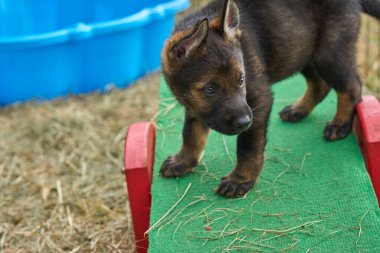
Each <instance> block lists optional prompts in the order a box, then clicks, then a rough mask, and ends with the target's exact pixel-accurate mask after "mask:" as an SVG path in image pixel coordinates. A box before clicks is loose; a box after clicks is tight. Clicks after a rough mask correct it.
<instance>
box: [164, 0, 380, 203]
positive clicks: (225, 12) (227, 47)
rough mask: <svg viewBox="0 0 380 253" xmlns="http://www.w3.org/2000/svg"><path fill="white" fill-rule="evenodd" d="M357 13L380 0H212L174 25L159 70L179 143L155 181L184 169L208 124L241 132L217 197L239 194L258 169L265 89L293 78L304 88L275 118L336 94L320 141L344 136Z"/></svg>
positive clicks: (355, 77)
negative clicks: (175, 108)
mask: <svg viewBox="0 0 380 253" xmlns="http://www.w3.org/2000/svg"><path fill="white" fill-rule="evenodd" d="M362 11H364V12H365V13H367V14H370V15H372V16H375V17H377V18H380V1H379V0H216V1H214V2H212V3H210V4H209V5H208V6H206V7H205V8H203V9H201V10H199V11H198V12H195V13H193V14H190V15H189V16H187V17H185V18H184V19H183V20H182V21H180V22H178V23H177V24H176V26H175V29H174V31H173V33H172V35H171V36H170V37H169V39H168V40H167V41H166V43H165V45H164V48H163V51H162V69H163V72H164V75H165V79H166V81H167V83H168V85H169V87H170V89H171V91H172V92H173V94H174V95H175V97H176V98H177V99H178V101H179V102H180V103H181V104H182V105H183V106H184V107H185V110H186V116H185V124H184V128H183V146H182V148H181V150H180V151H179V153H178V154H177V155H175V156H171V157H169V158H168V159H167V160H166V161H165V162H164V163H163V165H162V167H161V170H160V172H161V174H162V176H164V177H179V176H182V175H185V174H186V173H189V172H191V171H192V170H193V169H194V168H195V167H196V166H197V164H198V159H199V158H200V155H201V152H202V150H203V148H204V146H205V144H206V140H207V135H208V133H209V129H210V128H211V129H214V130H216V131H218V132H220V133H222V134H227V135H234V134H237V135H238V141H237V164H236V167H235V168H234V170H233V171H232V172H231V173H230V174H229V175H227V176H225V177H223V178H222V180H221V182H220V183H219V188H218V190H217V193H218V194H219V195H224V196H242V195H244V194H246V193H247V192H248V191H249V190H250V189H251V188H252V187H253V185H254V184H255V182H256V180H257V177H258V176H259V174H260V172H261V170H262V168H263V162H264V148H265V144H266V131H267V124H268V117H269V113H270V111H271V107H272V100H273V99H272V93H271V84H273V83H275V82H278V81H280V80H282V79H284V78H287V77H289V76H291V75H293V74H294V73H297V72H301V73H302V74H303V75H304V77H305V79H306V80H307V91H306V93H305V95H304V96H303V97H302V98H300V99H299V100H298V101H297V102H296V103H295V104H293V105H289V106H287V107H285V108H284V109H283V110H282V111H281V112H280V117H281V119H282V120H285V121H291V122H297V121H300V120H302V119H303V118H305V117H306V116H307V115H308V114H309V113H310V112H311V111H312V110H313V108H314V107H315V106H316V105H317V104H318V103H319V102H321V101H322V100H323V99H324V98H325V97H326V95H327V94H328V93H329V91H330V89H331V88H333V89H334V90H335V91H336V93H337V97H338V105H337V112H336V115H335V117H334V118H333V119H332V121H331V122H329V123H327V125H326V127H325V129H324V138H325V139H326V140H328V141H333V140H339V139H342V138H345V137H346V136H347V135H348V134H349V133H350V132H351V128H352V121H353V116H354V107H355V104H356V103H358V102H359V101H360V99H361V86H362V83H361V81H360V77H359V74H358V70H357V67H356V42H357V38H358V33H359V28H360V14H361V12H362Z"/></svg>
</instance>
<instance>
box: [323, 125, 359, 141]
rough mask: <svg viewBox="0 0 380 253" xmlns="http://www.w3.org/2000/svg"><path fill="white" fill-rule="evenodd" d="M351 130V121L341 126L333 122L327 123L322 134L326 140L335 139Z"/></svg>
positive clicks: (341, 137) (343, 136)
mask: <svg viewBox="0 0 380 253" xmlns="http://www.w3.org/2000/svg"><path fill="white" fill-rule="evenodd" d="M351 130H352V121H350V122H348V123H346V124H344V125H342V126H339V125H335V124H334V123H328V124H327V126H326V127H325V130H324V133H323V134H324V137H325V139H326V140H328V141H335V140H340V139H343V138H345V137H347V135H349V134H350V133H351Z"/></svg>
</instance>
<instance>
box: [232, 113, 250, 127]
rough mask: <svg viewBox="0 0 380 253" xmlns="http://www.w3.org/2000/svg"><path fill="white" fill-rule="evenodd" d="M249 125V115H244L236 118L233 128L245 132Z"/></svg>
mask: <svg viewBox="0 0 380 253" xmlns="http://www.w3.org/2000/svg"><path fill="white" fill-rule="evenodd" d="M250 124H251V117H249V115H247V114H245V115H243V116H240V117H239V118H237V119H236V120H235V122H234V127H235V128H236V129H237V130H243V129H244V130H245V129H247V128H248V127H249V125H250Z"/></svg>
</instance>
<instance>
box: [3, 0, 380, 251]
mask: <svg viewBox="0 0 380 253" xmlns="http://www.w3.org/2000/svg"><path fill="white" fill-rule="evenodd" d="M193 2H194V3H196V4H198V3H199V2H206V1H204V0H193ZM379 48H380V47H379ZM363 50H364V49H363ZM363 50H362V49H361V50H360V51H363ZM364 58H365V57H364ZM364 58H363V59H364ZM374 66H375V67H376V66H378V64H377V65H376V64H375V65H374ZM377 68H378V67H377ZM375 70H376V71H378V69H375ZM159 82H160V73H156V74H153V75H151V76H148V77H145V78H143V79H141V80H140V81H138V82H136V83H135V84H134V85H132V86H131V87H130V88H127V89H122V90H112V91H111V92H108V93H105V94H99V93H94V94H90V95H85V96H79V97H70V98H64V99H58V100H55V101H52V102H48V103H42V104H38V103H25V104H19V105H13V106H9V107H5V108H0V210H1V212H0V253H11V252H12V253H13V252H134V243H133V230H132V224H131V220H130V214H129V208H128V196H127V193H126V187H125V180H124V176H123V175H122V174H121V172H120V170H121V168H122V167H123V161H122V160H123V144H124V143H123V142H124V135H125V132H126V129H127V127H128V126H129V125H130V124H131V123H133V122H138V121H146V120H149V119H150V118H151V117H152V116H153V115H154V114H155V113H156V112H157V108H158V95H159V94H158V88H159ZM370 87H371V89H372V90H374V91H376V92H379V93H378V94H380V89H379V87H380V83H379V82H378V81H372V82H371V86H370ZM373 87H375V88H373Z"/></svg>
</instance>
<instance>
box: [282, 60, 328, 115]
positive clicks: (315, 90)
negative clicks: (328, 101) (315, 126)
mask: <svg viewBox="0 0 380 253" xmlns="http://www.w3.org/2000/svg"><path fill="white" fill-rule="evenodd" d="M302 74H303V75H304V77H305V78H306V82H307V90H306V92H305V94H304V95H303V97H301V98H300V99H298V101H297V102H296V103H294V104H293V105H289V106H286V107H285V108H284V109H283V110H282V111H281V112H280V117H281V119H282V120H284V121H289V122H298V121H300V120H302V119H303V118H305V117H306V116H307V115H309V113H310V112H311V111H312V110H313V109H314V107H315V106H316V105H317V104H318V103H320V102H321V101H322V100H323V99H324V98H325V97H326V96H327V94H328V93H329V91H330V87H328V86H327V85H326V84H325V82H324V81H323V80H322V79H321V78H320V77H319V75H318V74H317V73H316V71H315V69H314V67H313V66H312V65H311V64H310V65H308V66H307V67H306V68H305V69H304V70H303V71H302Z"/></svg>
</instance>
